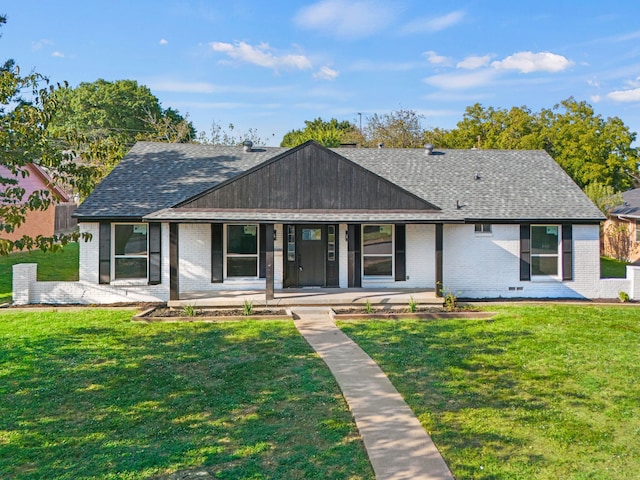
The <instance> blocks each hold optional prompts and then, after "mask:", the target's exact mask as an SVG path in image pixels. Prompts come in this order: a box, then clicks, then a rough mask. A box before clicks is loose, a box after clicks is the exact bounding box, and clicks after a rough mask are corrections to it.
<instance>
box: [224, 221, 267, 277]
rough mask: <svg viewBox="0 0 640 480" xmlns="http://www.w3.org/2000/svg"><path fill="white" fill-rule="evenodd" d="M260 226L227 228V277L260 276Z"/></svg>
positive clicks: (230, 226) (233, 226) (231, 226)
mask: <svg viewBox="0 0 640 480" xmlns="http://www.w3.org/2000/svg"><path fill="white" fill-rule="evenodd" d="M259 230H260V229H259V228H258V225H228V226H227V277H257V276H258V245H259V243H258V232H259Z"/></svg>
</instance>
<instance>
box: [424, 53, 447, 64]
mask: <svg viewBox="0 0 640 480" xmlns="http://www.w3.org/2000/svg"><path fill="white" fill-rule="evenodd" d="M422 55H423V56H425V57H426V58H427V60H428V61H429V63H430V64H432V65H443V66H446V65H450V64H451V60H450V59H449V58H448V57H445V56H443V55H438V54H437V53H436V52H434V51H433V50H429V51H428V52H424V53H423V54H422Z"/></svg>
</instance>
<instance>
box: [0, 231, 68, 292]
mask: <svg viewBox="0 0 640 480" xmlns="http://www.w3.org/2000/svg"><path fill="white" fill-rule="evenodd" d="M16 263H37V264H38V280H40V281H48V280H60V281H73V280H78V265H79V248H78V244H77V243H69V244H68V245H66V246H65V247H64V249H63V250H62V251H59V252H42V251H40V250H34V251H32V252H16V253H12V254H10V255H8V256H6V257H3V256H0V303H5V302H10V301H11V297H12V290H13V286H12V282H13V265H15V264H16Z"/></svg>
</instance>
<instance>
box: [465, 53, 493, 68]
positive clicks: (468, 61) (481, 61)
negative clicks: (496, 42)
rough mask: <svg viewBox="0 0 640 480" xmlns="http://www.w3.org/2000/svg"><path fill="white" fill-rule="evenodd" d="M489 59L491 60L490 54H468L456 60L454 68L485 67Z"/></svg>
mask: <svg viewBox="0 0 640 480" xmlns="http://www.w3.org/2000/svg"><path fill="white" fill-rule="evenodd" d="M489 60H491V56H490V55H483V56H481V57H479V56H470V57H467V58H465V59H464V60H462V61H461V62H458V63H457V64H456V68H464V69H465V70H475V69H476V68H481V67H486V66H487V65H489Z"/></svg>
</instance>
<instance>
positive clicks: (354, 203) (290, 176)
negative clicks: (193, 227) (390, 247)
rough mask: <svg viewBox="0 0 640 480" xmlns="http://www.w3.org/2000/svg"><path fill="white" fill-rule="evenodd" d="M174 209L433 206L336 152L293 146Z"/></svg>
mask: <svg viewBox="0 0 640 480" xmlns="http://www.w3.org/2000/svg"><path fill="white" fill-rule="evenodd" d="M179 207H180V208H189V209H191V208H217V209H250V210H252V211H255V210H262V209H265V210H270V209H274V210H339V209H342V210H368V211H372V210H421V211H424V210H434V209H435V207H434V206H433V205H431V204H429V203H428V202H426V201H424V200H422V199H420V198H418V197H416V196H415V195H413V194H411V193H409V192H407V191H406V190H403V189H401V188H399V187H398V186H396V185H394V184H393V183H391V182H390V181H388V180H386V179H384V178H382V177H380V176H378V175H375V174H374V173H372V172H370V171H368V170H366V169H364V168H362V167H360V166H359V165H357V164H355V163H353V162H351V161H349V160H347V159H345V158H344V157H341V156H340V155H338V154H336V153H334V152H332V151H330V150H327V149H324V148H321V147H318V146H311V147H308V148H303V149H294V150H292V151H290V152H287V153H286V154H284V155H281V156H280V157H276V159H274V160H273V161H271V162H267V163H265V164H263V165H261V166H260V167H258V168H257V169H254V170H250V171H249V172H248V173H247V174H245V175H240V176H238V177H236V178H235V179H233V180H232V181H230V182H228V183H226V184H223V185H220V186H219V187H216V188H214V189H212V190H210V191H208V192H206V193H204V194H202V195H200V196H198V197H196V198H195V199H193V200H190V201H187V202H184V203H183V204H181V205H179Z"/></svg>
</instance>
